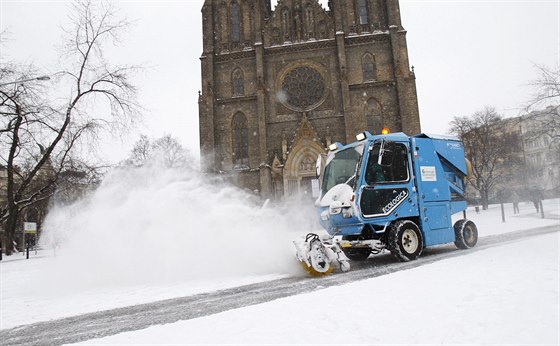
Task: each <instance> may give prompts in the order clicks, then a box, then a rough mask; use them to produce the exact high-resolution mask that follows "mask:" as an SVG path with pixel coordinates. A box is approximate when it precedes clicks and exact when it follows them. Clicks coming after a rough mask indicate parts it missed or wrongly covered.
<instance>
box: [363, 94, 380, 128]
mask: <svg viewBox="0 0 560 346" xmlns="http://www.w3.org/2000/svg"><path fill="white" fill-rule="evenodd" d="M365 113H366V122H367V130H368V131H369V132H370V133H372V134H380V133H381V129H382V128H383V114H382V109H381V105H380V104H379V102H377V100H376V99H374V98H370V99H369V100H368V101H367V102H366V106H365Z"/></svg>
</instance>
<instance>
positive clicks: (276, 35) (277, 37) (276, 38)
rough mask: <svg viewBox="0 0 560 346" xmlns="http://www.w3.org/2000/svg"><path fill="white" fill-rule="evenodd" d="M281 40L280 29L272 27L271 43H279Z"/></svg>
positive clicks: (274, 44)
mask: <svg viewBox="0 0 560 346" xmlns="http://www.w3.org/2000/svg"><path fill="white" fill-rule="evenodd" d="M281 43H282V41H281V39H280V29H278V28H274V29H272V45H273V46H276V45H279V44H281Z"/></svg>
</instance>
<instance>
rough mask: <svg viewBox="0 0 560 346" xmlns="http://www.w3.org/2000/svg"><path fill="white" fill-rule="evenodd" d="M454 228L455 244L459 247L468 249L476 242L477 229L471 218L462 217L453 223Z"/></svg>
mask: <svg viewBox="0 0 560 346" xmlns="http://www.w3.org/2000/svg"><path fill="white" fill-rule="evenodd" d="M453 229H454V230H455V246H457V247H458V248H459V249H470V248H472V247H474V246H475V245H476V243H477V242H478V229H477V228H476V225H475V224H474V222H472V221H471V220H467V219H462V220H459V221H457V222H455V224H454V225H453Z"/></svg>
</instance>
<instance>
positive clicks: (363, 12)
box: [358, 0, 368, 24]
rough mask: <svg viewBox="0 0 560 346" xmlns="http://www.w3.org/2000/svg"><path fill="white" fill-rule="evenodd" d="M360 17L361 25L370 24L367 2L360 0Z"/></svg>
mask: <svg viewBox="0 0 560 346" xmlns="http://www.w3.org/2000/svg"><path fill="white" fill-rule="evenodd" d="M358 15H359V17H360V24H367V23H368V10H367V3H366V0H358Z"/></svg>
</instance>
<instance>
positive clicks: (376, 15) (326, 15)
mask: <svg viewBox="0 0 560 346" xmlns="http://www.w3.org/2000/svg"><path fill="white" fill-rule="evenodd" d="M328 7H329V8H328V9H324V8H323V7H322V6H321V5H320V4H319V3H318V2H317V0H279V1H278V4H277V6H276V8H275V9H274V11H273V10H272V9H271V3H270V0H206V1H205V2H204V5H203V7H202V17H203V21H202V23H203V52H202V56H201V58H200V60H201V65H202V89H201V92H200V95H199V117H200V145H201V155H202V157H203V162H204V165H205V168H206V169H208V170H214V171H219V172H222V173H224V174H229V175H230V176H231V177H232V178H233V179H234V180H235V182H236V183H237V184H238V185H240V186H242V187H246V188H248V189H250V190H253V191H259V193H260V194H261V196H263V197H267V198H268V197H273V198H277V199H278V198H282V196H285V195H292V194H295V193H298V192H299V193H308V192H309V191H310V189H311V184H312V181H313V179H314V178H315V161H316V158H317V155H318V154H320V153H324V152H325V148H326V147H327V146H328V145H329V144H330V143H331V142H342V143H347V142H351V141H353V140H354V139H355V135H356V134H357V133H359V132H362V131H364V130H368V131H370V132H371V133H374V134H375V133H379V132H380V130H381V128H383V127H388V128H389V129H390V130H391V131H392V132H398V131H403V132H405V133H407V134H410V135H412V134H416V133H419V132H420V120H419V114H418V101H417V94H416V82H415V77H414V73H413V72H412V71H411V70H410V68H409V62H408V51H407V45H406V31H405V30H404V29H403V27H402V25H401V19H400V13H399V3H398V0H331V1H329V5H328Z"/></svg>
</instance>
